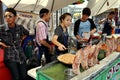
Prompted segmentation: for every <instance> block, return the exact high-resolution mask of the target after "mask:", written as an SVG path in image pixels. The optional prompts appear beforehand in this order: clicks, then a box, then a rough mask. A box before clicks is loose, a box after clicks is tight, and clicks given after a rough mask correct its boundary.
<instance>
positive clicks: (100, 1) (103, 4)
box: [87, 0, 120, 16]
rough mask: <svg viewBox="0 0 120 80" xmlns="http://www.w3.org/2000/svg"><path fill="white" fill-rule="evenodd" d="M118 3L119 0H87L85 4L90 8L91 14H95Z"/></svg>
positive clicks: (115, 6) (119, 3) (114, 6)
mask: <svg viewBox="0 0 120 80" xmlns="http://www.w3.org/2000/svg"><path fill="white" fill-rule="evenodd" d="M119 5H120V0H89V2H88V5H87V6H88V7H89V8H90V9H91V15H92V16H96V15H99V14H101V13H103V12H105V11H107V10H109V9H112V8H118V7H119Z"/></svg>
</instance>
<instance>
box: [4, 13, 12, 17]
mask: <svg viewBox="0 0 120 80" xmlns="http://www.w3.org/2000/svg"><path fill="white" fill-rule="evenodd" d="M12 17H14V15H13V14H10V15H5V16H4V18H12Z"/></svg>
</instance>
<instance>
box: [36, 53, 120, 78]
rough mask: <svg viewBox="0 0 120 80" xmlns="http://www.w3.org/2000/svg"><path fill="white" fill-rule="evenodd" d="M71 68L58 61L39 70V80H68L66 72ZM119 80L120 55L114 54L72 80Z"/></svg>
mask: <svg viewBox="0 0 120 80" xmlns="http://www.w3.org/2000/svg"><path fill="white" fill-rule="evenodd" d="M67 68H71V66H70V65H65V64H63V63H60V62H58V61H55V62H52V63H50V64H48V65H46V66H44V67H42V68H38V69H37V70H36V72H37V80H46V79H47V80H66V78H65V77H66V76H65V73H64V70H65V69H67ZM113 79H114V80H119V79H120V53H117V52H114V53H112V54H111V55H109V56H108V57H106V58H104V59H103V60H101V61H100V63H99V64H96V65H95V66H93V67H91V68H89V69H88V70H85V71H84V72H81V73H80V74H79V75H77V76H75V77H73V78H72V79H70V80H113Z"/></svg>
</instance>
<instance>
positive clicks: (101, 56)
mask: <svg viewBox="0 0 120 80" xmlns="http://www.w3.org/2000/svg"><path fill="white" fill-rule="evenodd" d="M105 56H106V51H105V50H100V52H99V54H98V60H99V61H100V60H102V59H104V58H105Z"/></svg>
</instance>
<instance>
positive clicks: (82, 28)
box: [78, 20, 91, 37]
mask: <svg viewBox="0 0 120 80" xmlns="http://www.w3.org/2000/svg"><path fill="white" fill-rule="evenodd" d="M90 26H91V24H90V22H89V21H88V20H87V21H85V22H82V21H81V22H80V25H79V30H78V34H79V36H80V37H82V33H83V32H90Z"/></svg>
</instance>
